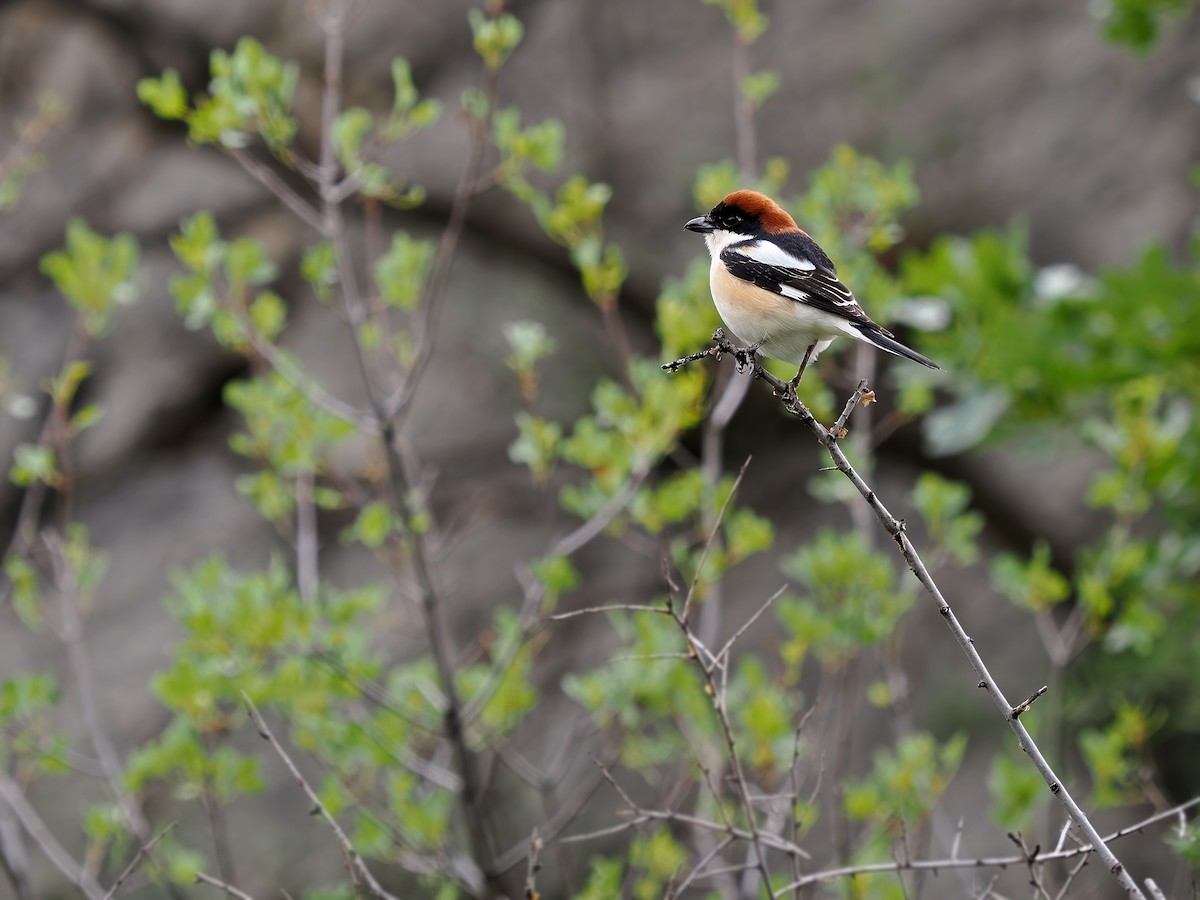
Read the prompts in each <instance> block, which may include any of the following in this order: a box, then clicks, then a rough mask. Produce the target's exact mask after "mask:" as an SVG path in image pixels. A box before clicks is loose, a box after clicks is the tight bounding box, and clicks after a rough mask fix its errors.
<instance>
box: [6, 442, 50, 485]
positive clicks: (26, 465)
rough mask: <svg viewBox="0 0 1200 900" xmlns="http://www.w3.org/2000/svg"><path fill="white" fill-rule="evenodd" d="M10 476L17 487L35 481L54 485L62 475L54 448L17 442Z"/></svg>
mask: <svg viewBox="0 0 1200 900" xmlns="http://www.w3.org/2000/svg"><path fill="white" fill-rule="evenodd" d="M8 477H9V478H10V479H12V483H13V484H15V485H16V486H17V487H28V486H29V485H31V484H33V483H34V482H35V481H40V482H43V483H44V484H48V485H50V486H51V487H53V486H54V485H56V484H58V482H59V479H60V477H61V476H60V474H59V471H58V464H57V461H56V458H55V454H54V450H52V449H51V448H50V447H43V446H41V445H40V444H17V446H16V449H14V450H13V465H12V468H11V469H10V470H9V472H8Z"/></svg>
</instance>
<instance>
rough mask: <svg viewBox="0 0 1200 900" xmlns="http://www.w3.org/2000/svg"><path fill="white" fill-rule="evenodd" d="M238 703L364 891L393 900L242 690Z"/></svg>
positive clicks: (386, 899) (381, 898)
mask: <svg viewBox="0 0 1200 900" xmlns="http://www.w3.org/2000/svg"><path fill="white" fill-rule="evenodd" d="M242 700H243V702H245V704H246V709H247V710H248V711H249V713H250V719H251V720H252V721H253V722H254V727H255V728H257V729H258V733H259V735H260V736H261V737H262V739H263V740H264V741H266V742H267V743H269V744H270V745H271V749H272V750H274V751H275V753H276V754H277V755H278V756H279V758H280V759H281V760H283V764H284V765H285V766H287V770H288V771H289V772H291V773H292V777H293V778H295V779H296V781H297V782H299V784H300V787H301V788H302V789H303V790H304V793H305V796H307V797H308V799H309V800H310V801H311V802H312V804H313V807H314V808H315V809H316V810H317V812H319V813H320V814H321V818H323V819H324V820H325V821H326V822H327V823H329V827H330V828H331V829H333V833H334V835H335V836H336V837H337V841H338V843H339V844H340V845H341V848H342V851H343V852H344V853H345V854H346V856H347V857H348V858H349V859H350V862H351V864H352V868H353V870H354V871H355V872H357V873H358V875H359V876H361V878H362V880H363V881H364V882H366V885H367V889H368V890H369V891H370V892H371V894H372V895H373V896H375V897H377V898H379V900H396V898H395V897H393V896H392V895H391V894H389V893H388V892H387V891H385V890H384V889H383V887H382V886H381V885H380V884H379V882H378V881H376V880H375V876H374V875H372V874H371V870H370V869H369V868H367V864H366V861H365V860H363V858H362V857H361V856H359V854H358V851H357V850H355V849H354V845H353V844H352V843H350V838H349V837H347V836H346V832H345V831H343V830H342V826H341V825H339V824H338V821H337V819H335V818H334V817H333V816H332V815H331V814H330V812H329V810H328V809H326V808H325V804H324V803H322V802H321V797H320V795H318V794H317V792H316V791H315V790H313V788H312V785H310V784H309V783H308V780H307V779H306V778H305V777H304V774H303V773H302V772H301V771H300V769H299V768H298V767H297V766H296V764H295V763H294V762H292V758H291V757H290V756H288V754H287V751H286V750H284V749H283V745H282V744H280V743H279V741H278V740H276V738H275V735H274V734H272V733H271V729H270V728H268V727H267V723H266V721H265V720H264V719H263V717H262V714H261V713H260V712H259V711H258V707H256V706H255V705H254V701H253V700H251V699H250V695H249V694H247V693H246V692H245V691H243V692H242ZM208 883H210V884H212V883H214V882H212V881H209V882H208ZM242 896H245V895H242Z"/></svg>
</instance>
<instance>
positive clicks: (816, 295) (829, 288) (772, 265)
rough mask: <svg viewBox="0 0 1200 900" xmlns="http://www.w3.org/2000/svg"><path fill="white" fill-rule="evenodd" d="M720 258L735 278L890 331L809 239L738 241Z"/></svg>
mask: <svg viewBox="0 0 1200 900" xmlns="http://www.w3.org/2000/svg"><path fill="white" fill-rule="evenodd" d="M796 237H797V238H798V239H799V238H801V237H802V236H800V235H797V236H796ZM804 237H805V238H806V236H804ZM721 262H723V263H724V264H725V266H726V267H727V268H728V269H729V273H730V274H731V275H733V276H734V277H735V278H740V279H742V280H743V281H748V282H750V283H751V284H753V285H755V286H756V287H760V288H762V289H763V290H767V291H771V292H772V293H775V294H781V295H782V296H784V297H788V298H789V299H792V300H795V301H796V302H797V303H807V304H808V305H809V306H813V307H815V308H816V309H819V310H821V311H822V312H827V313H829V314H830V315H834V316H838V317H839V318H842V319H846V320H847V321H849V322H852V323H854V324H855V325H857V326H859V327H860V328H863V329H868V330H870V331H877V332H880V333H882V334H884V335H888V334H889V333H888V332H887V331H886V330H884V329H883V328H881V327H880V326H878V325H876V324H875V323H874V322H872V321H871V319H870V317H869V316H868V315H867V314H866V313H865V312H863V308H862V307H861V306H859V305H858V301H857V300H856V299H855V298H854V294H853V293H852V292H851V290H850V288H848V287H846V285H844V284H842V282H841V280H840V279H839V278H838V277H837V272H836V271H835V270H834V268H833V263H832V262H830V261H829V257H827V256H826V255H825V254H824V252H822V250H821V248H820V247H818V246H817V245H816V243H815V242H813V241H812V240H811V239H807V238H806V239H804V240H803V241H801V240H796V241H790V242H788V243H787V244H781V242H777V241H776V242H766V241H761V240H753V241H741V242H738V243H736V244H731V245H730V246H728V247H726V248H725V249H724V250H722V251H721Z"/></svg>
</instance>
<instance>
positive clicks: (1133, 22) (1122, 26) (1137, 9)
mask: <svg viewBox="0 0 1200 900" xmlns="http://www.w3.org/2000/svg"><path fill="white" fill-rule="evenodd" d="M1190 7H1191V4H1190V3H1189V2H1188V0H1109V2H1107V3H1105V4H1103V5H1101V6H1099V7H1098V8H1099V10H1100V18H1101V22H1102V23H1103V30H1104V37H1105V38H1107V39H1108V40H1109V41H1111V42H1112V43H1114V44H1125V45H1126V46H1128V47H1129V48H1130V49H1132V50H1134V51H1136V52H1138V53H1147V52H1149V51H1150V50H1151V49H1152V48H1153V47H1154V45H1155V44H1156V43H1157V42H1158V38H1159V35H1160V33H1161V32H1162V28H1163V23H1164V21H1169V20H1171V19H1181V18H1183V17H1184V16H1185V15H1186V14H1187V13H1188V10H1189V9H1190Z"/></svg>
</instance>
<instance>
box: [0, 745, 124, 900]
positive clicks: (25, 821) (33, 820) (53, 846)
mask: <svg viewBox="0 0 1200 900" xmlns="http://www.w3.org/2000/svg"><path fill="white" fill-rule="evenodd" d="M0 799H3V800H4V802H5V803H7V804H8V806H9V808H11V809H12V811H13V813H14V814H15V815H16V817H17V819H18V820H19V821H20V823H21V827H22V828H24V829H25V833H26V834H28V835H29V836H30V837H31V838H33V842H34V843H35V844H37V845H38V847H40V848H41V850H42V853H43V854H45V856H46V859H48V860H50V862H51V864H52V865H53V866H54V868H56V869H58V871H59V872H61V873H62V876H63V877H64V878H66V879H67V881H69V882H71V884H73V885H75V887H77V888H79V890H81V891H83V893H84V894H85V895H86V896H87V897H88V898H89V900H103V897H104V891H103V889H101V887H100V885H99V884H97V883H96V880H95V879H94V878H92V876H91V875H90V874H88V872H87V870H86V869H84V868H83V866H81V865H80V864H79V863H77V862H75V860H74V859H72V858H71V854H69V853H67V851H66V850H64V849H63V846H62V844H60V843H59V842H58V839H57V838H55V837H54V833H53V832H52V831H51V830H50V829H49V828H48V827H47V826H46V823H45V822H44V821H42V817H41V816H39V815H38V814H37V812H36V811H35V810H34V808H33V807H32V806H30V804H29V801H28V800H26V799H25V793H24V791H22V790H21V788H20V786H19V785H18V784H17V783H16V782H15V781H14V780H13V779H12V778H11V777H10V776H9V774H8V773H7V772H5V771H4V770H3V768H0Z"/></svg>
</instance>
